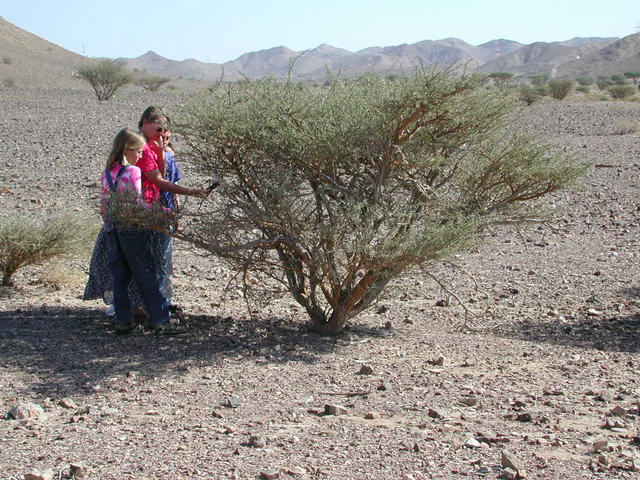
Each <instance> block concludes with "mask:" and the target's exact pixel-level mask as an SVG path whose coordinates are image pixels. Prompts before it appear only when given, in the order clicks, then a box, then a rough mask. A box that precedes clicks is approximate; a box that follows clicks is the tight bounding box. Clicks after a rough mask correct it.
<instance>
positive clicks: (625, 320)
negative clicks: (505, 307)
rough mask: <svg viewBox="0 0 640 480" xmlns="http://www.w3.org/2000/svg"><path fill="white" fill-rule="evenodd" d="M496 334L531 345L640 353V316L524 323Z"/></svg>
mask: <svg viewBox="0 0 640 480" xmlns="http://www.w3.org/2000/svg"><path fill="white" fill-rule="evenodd" d="M494 334H496V335H497V336H500V337H505V338H514V339H517V340H525V341H528V342H538V343H554V344H557V345H566V346H571V347H577V348H584V349H595V350H602V351H610V352H629V353H640V313H636V314H633V315H629V316H622V317H621V316H604V315H602V316H587V315H585V316H583V317H579V318H577V319H572V320H559V319H554V320H550V321H547V322H540V319H532V320H523V321H520V322H515V323H512V324H510V325H508V326H502V327H499V328H498V329H497V330H496V331H494Z"/></svg>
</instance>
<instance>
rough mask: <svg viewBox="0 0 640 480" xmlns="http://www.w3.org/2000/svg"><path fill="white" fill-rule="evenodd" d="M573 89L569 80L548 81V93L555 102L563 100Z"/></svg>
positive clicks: (556, 79)
mask: <svg viewBox="0 0 640 480" xmlns="http://www.w3.org/2000/svg"><path fill="white" fill-rule="evenodd" d="M571 88H573V82H572V81H571V80H561V79H558V78H554V79H553V80H549V92H550V93H551V96H552V97H553V98H555V99H557V100H562V99H563V98H565V97H566V96H567V95H568V94H569V92H570V91H571Z"/></svg>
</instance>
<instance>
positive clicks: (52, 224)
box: [0, 216, 95, 285]
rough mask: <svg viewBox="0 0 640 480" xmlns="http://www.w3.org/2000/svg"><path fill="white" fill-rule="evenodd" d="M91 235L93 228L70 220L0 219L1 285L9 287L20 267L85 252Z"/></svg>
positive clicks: (90, 240)
mask: <svg viewBox="0 0 640 480" xmlns="http://www.w3.org/2000/svg"><path fill="white" fill-rule="evenodd" d="M94 236H95V228H94V227H93V226H92V225H90V224H88V223H86V222H82V221H79V220H75V219H72V218H69V217H62V216H61V217H57V218H52V219H47V220H46V221H45V220H36V219H25V218H13V219H8V220H7V219H3V220H1V221H0V268H1V269H2V284H3V285H12V284H13V282H12V280H11V277H12V276H13V274H14V273H15V272H17V271H18V270H19V269H20V268H22V267H26V266H28V265H36V264H40V263H42V262H44V261H46V260H49V259H52V258H56V257H61V256H66V255H72V254H74V253H77V252H80V251H84V250H86V249H87V246H88V245H91V242H92V239H93V237H94Z"/></svg>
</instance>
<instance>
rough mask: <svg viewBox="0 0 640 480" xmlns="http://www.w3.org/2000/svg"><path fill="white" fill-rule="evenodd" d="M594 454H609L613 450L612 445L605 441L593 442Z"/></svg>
mask: <svg viewBox="0 0 640 480" xmlns="http://www.w3.org/2000/svg"><path fill="white" fill-rule="evenodd" d="M593 450H594V452H609V451H611V450H612V444H611V443H609V442H608V441H607V440H605V439H600V440H596V441H595V442H593Z"/></svg>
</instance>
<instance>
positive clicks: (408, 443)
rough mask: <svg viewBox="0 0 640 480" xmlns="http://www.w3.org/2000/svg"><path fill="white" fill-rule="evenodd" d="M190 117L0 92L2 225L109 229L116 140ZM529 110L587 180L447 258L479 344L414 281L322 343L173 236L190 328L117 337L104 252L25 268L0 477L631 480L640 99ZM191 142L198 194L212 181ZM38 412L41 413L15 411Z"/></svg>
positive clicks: (174, 101) (8, 363)
mask: <svg viewBox="0 0 640 480" xmlns="http://www.w3.org/2000/svg"><path fill="white" fill-rule="evenodd" d="M183 101H184V98H182V96H181V95H180V94H179V93H172V92H168V91H165V92H159V93H158V94H150V93H145V92H142V91H141V90H136V89H134V88H131V89H125V90H123V91H121V92H119V93H118V96H117V97H116V98H115V99H113V100H112V101H109V102H103V103H99V102H97V100H96V99H95V97H93V95H92V93H91V92H89V91H88V90H86V89H75V88H69V89H51V90H47V89H29V90H26V89H20V88H6V89H2V90H0V118H1V121H2V128H1V129H0V167H1V168H0V216H1V217H3V218H8V217H22V216H26V215H39V216H42V217H44V218H46V217H48V216H52V215H56V214H73V215H86V216H88V217H90V218H94V219H95V222H96V224H97V223H98V222H99V218H98V213H97V197H98V181H99V176H100V172H101V170H102V169H103V168H104V162H105V160H106V155H107V152H108V148H109V144H110V142H111V140H112V138H113V136H114V135H115V133H116V132H117V131H118V130H119V129H120V128H122V127H124V126H131V127H135V126H136V124H137V120H138V118H139V115H140V113H141V112H142V110H143V109H144V108H145V107H146V106H147V105H150V104H160V105H162V106H165V107H166V108H167V109H168V110H169V111H176V110H179V108H180V105H181V103H182V102H183ZM523 115H524V116H525V118H526V121H527V123H528V124H529V125H531V127H532V128H534V129H535V130H536V131H537V132H539V134H540V135H541V136H543V137H545V138H546V139H547V140H549V141H550V142H552V143H555V144H557V145H559V146H560V147H561V148H563V149H564V150H565V151H566V152H567V154H577V155H579V156H580V157H581V158H583V159H585V160H587V161H590V162H592V163H593V165H594V166H593V169H592V170H591V171H590V173H589V174H588V175H587V176H585V177H584V178H583V179H582V180H581V182H580V184H579V185H577V187H576V188H575V189H573V190H571V191H566V192H562V193H559V194H556V195H553V196H552V197H551V198H549V199H548V201H549V202H550V204H552V205H554V206H557V207H558V209H559V210H558V214H557V216H556V218H555V220H554V221H553V222H550V223H545V224H539V225H529V226H522V227H520V228H519V229H514V228H505V229H499V230H495V231H493V232H490V234H489V235H488V236H487V239H486V242H485V243H484V244H483V245H482V246H481V247H479V248H476V249H475V250H473V251H471V252H468V253H464V254H461V255H458V256H456V258H454V259H453V263H454V264H455V265H456V266H455V267H453V266H451V265H446V264H443V265H434V266H433V268H432V271H434V272H435V273H437V275H438V276H439V277H440V278H442V279H443V281H444V282H445V283H446V285H448V286H449V287H450V288H451V289H452V290H454V291H455V292H456V294H457V296H458V297H459V298H460V300H462V301H463V302H464V304H465V305H466V308H468V309H469V310H470V311H471V312H473V313H475V314H476V316H474V317H470V319H471V320H472V323H473V325H474V327H475V329H474V330H473V331H469V330H463V329H461V328H460V327H461V325H462V323H463V321H464V317H465V310H464V308H463V307H461V306H460V305H459V304H458V303H457V302H456V301H455V299H453V301H451V302H448V300H449V296H448V294H447V293H446V292H445V291H443V290H442V289H441V288H440V287H439V286H438V285H437V284H435V283H434V282H433V281H431V280H430V279H428V278H427V277H425V276H424V275H423V274H421V273H419V272H415V273H414V274H412V275H410V276H408V277H406V278H403V279H401V280H398V281H396V282H395V283H394V284H393V285H392V287H391V288H390V289H389V291H388V292H387V293H386V295H385V297H384V298H383V299H382V300H381V301H380V302H379V303H378V304H377V305H376V306H374V307H373V308H371V309H370V310H368V311H366V312H365V313H363V314H362V315H360V316H359V317H357V318H356V319H354V321H352V322H351V324H350V325H349V327H348V328H347V329H346V330H345V331H344V332H343V333H342V334H341V335H339V336H338V337H336V338H326V337H319V336H317V335H315V334H314V333H311V332H309V331H308V330H307V329H306V327H305V316H304V312H303V311H302V309H301V308H298V307H297V305H296V304H295V302H294V301H293V300H292V299H291V298H289V297H287V296H283V297H282V298H281V299H279V300H277V301H275V302H273V303H272V304H271V305H270V306H269V307H267V308H262V309H258V310H255V309H254V310H253V311H250V312H248V311H247V306H246V303H245V301H244V299H243V298H242V296H241V293H240V292H239V291H238V290H237V289H236V288H235V287H233V286H231V287H229V286H228V285H229V280H230V279H231V278H232V276H233V273H232V272H230V271H228V270H227V269H226V268H225V267H224V266H223V265H222V264H221V263H220V262H219V261H217V259H216V258H215V257H211V256H207V255H204V254H203V253H202V252H200V251H198V250H196V249H194V248H192V247H190V246H188V245H185V244H177V246H176V250H175V253H174V255H175V267H176V277H175V291H176V293H175V295H176V298H177V301H178V302H179V303H180V304H181V305H182V307H183V308H184V312H183V313H182V314H181V321H182V322H183V323H185V324H187V325H188V327H189V332H188V333H187V334H186V335H182V336H179V337H173V338H159V337H154V336H152V335H149V334H145V333H143V332H142V331H140V332H136V333H134V334H133V335H131V336H127V337H119V336H116V335H114V334H113V331H112V329H111V325H110V322H109V321H107V319H106V318H105V315H104V305H103V304H102V302H101V301H89V302H86V301H83V300H82V299H81V297H82V293H83V289H84V283H85V281H86V278H87V271H88V265H89V254H87V255H86V256H84V257H78V258H72V259H65V260H61V261H59V262H54V263H53V264H46V265H43V266H37V267H29V268H25V269H23V270H21V271H20V272H19V273H18V274H16V277H15V280H16V286H15V287H13V288H9V287H2V288H0V417H1V416H3V415H4V414H5V413H6V414H7V415H6V417H5V419H0V480H8V479H10V478H11V479H18V478H24V476H25V475H26V474H27V473H29V472H35V471H40V472H41V473H42V472H45V473H46V471H47V470H49V471H50V473H51V474H52V476H53V478H56V479H58V478H80V477H82V476H84V478H93V479H101V480H122V479H138V480H143V479H144V480H147V479H258V478H282V479H286V478H291V479H298V478H299V479H335V480H364V479H390V480H391V479H405V480H411V479H415V480H419V479H469V478H471V479H473V478H486V479H496V478H515V475H519V476H520V477H521V478H525V477H526V478H528V479H570V480H578V479H580V480H582V479H613V478H638V476H639V474H638V471H640V434H639V432H638V424H639V422H640V411H639V409H640V378H639V377H638V362H639V361H640V330H639V327H640V316H639V310H640V275H639V272H638V261H639V259H640V243H639V242H640V235H639V234H640V197H639V195H638V193H639V189H640V136H639V135H638V134H637V133H633V130H634V129H635V131H636V132H637V131H638V126H639V125H640V103H638V102H622V101H583V100H580V99H577V98H573V99H569V100H565V101H555V100H553V101H552V100H544V101H541V102H538V103H535V104H534V105H532V106H530V107H527V108H526V109H525V110H524V111H523ZM630 125H631V126H635V128H629V126H630ZM629 131H631V132H632V133H629ZM176 143H177V145H176V149H177V153H178V155H177V158H178V161H179V162H181V163H180V165H181V168H182V171H183V177H184V181H183V183H185V184H192V185H193V184H198V183H201V182H200V181H201V179H199V176H198V172H196V171H195V169H193V168H192V167H191V166H190V165H189V164H188V162H187V161H186V160H185V159H183V160H181V157H180V150H181V148H183V145H181V143H180V139H179V138H176ZM193 206H194V205H193V204H192V207H193ZM474 280H475V282H477V287H476V284H475V283H474ZM25 403H33V404H36V405H38V406H39V407H41V408H42V411H40V410H38V409H36V410H35V411H34V415H35V416H34V417H33V418H26V419H13V418H9V417H10V415H8V413H9V411H10V410H11V409H12V408H13V407H15V406H18V405H21V404H25ZM327 412H331V413H335V415H332V414H328V413H327ZM505 451H508V452H509V453H510V454H505V453H504V452H505ZM503 457H506V458H503ZM514 458H515V459H514ZM509 459H511V462H512V465H511V466H509V464H508V461H505V460H509ZM72 465H73V467H72ZM505 467H508V468H505Z"/></svg>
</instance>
